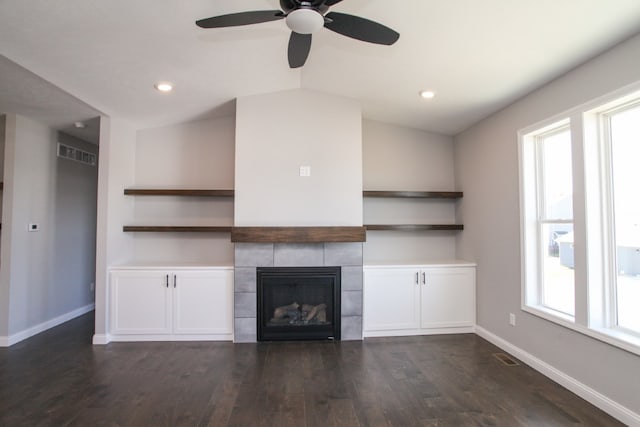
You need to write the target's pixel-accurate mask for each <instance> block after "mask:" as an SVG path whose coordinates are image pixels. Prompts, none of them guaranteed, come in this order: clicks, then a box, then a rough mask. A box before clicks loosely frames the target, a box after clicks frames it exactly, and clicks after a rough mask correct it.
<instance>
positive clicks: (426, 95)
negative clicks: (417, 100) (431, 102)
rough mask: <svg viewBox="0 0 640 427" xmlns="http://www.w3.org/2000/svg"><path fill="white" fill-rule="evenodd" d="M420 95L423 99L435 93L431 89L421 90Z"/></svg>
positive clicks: (433, 95)
mask: <svg viewBox="0 0 640 427" xmlns="http://www.w3.org/2000/svg"><path fill="white" fill-rule="evenodd" d="M420 96H421V97H423V98H424V99H431V98H433V97H435V96H436V93H435V92H434V91H432V90H423V91H420Z"/></svg>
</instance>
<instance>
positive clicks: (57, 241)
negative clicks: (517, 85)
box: [0, 115, 95, 344]
mask: <svg viewBox="0 0 640 427" xmlns="http://www.w3.org/2000/svg"><path fill="white" fill-rule="evenodd" d="M5 135H6V138H5V151H4V168H5V169H4V191H3V202H4V203H3V204H4V209H3V218H2V225H3V230H2V269H1V273H0V280H1V281H2V285H1V286H2V289H3V294H4V296H5V297H6V296H7V293H8V299H6V300H5V302H4V303H3V306H2V309H3V311H2V312H1V313H0V315H1V316H2V317H5V318H6V319H7V321H6V324H5V326H6V329H5V330H3V331H2V333H3V334H4V336H5V337H6V338H5V340H6V343H7V344H11V343H13V342H16V341H18V340H21V339H24V338H26V337H28V336H30V335H33V334H34V333H37V332H40V331H41V330H44V329H46V328H47V327H50V326H53V325H54V324H57V323H59V322H60V321H62V319H66V318H67V317H68V316H73V313H75V312H77V311H78V310H80V311H82V310H86V309H87V307H89V306H90V305H91V303H92V300H93V295H92V293H91V292H90V289H89V284H90V282H91V281H92V280H93V262H92V258H93V257H92V256H91V253H90V255H89V257H86V256H85V255H84V253H83V252H84V251H86V250H89V251H92V250H93V245H92V236H91V234H93V231H94V230H95V227H94V228H93V229H89V230H84V232H85V233H87V232H88V234H89V235H88V236H85V235H82V233H80V234H77V233H75V231H76V230H70V229H69V227H66V225H67V223H66V222H65V221H66V220H67V219H70V220H72V221H75V224H74V226H76V227H84V226H85V225H87V224H85V223H83V222H82V219H81V218H82V217H85V216H86V217H95V207H92V206H90V203H91V198H90V197H89V198H87V197H86V195H85V194H82V195H80V197H79V198H77V197H76V195H75V194H74V190H75V189H76V187H75V186H72V185H71V183H70V181H69V180H67V178H68V175H69V174H73V177H74V179H75V178H77V179H83V178H86V176H85V175H84V174H74V173H73V171H72V169H73V168H72V167H71V168H70V167H68V166H67V165H63V164H61V162H60V161H59V160H58V159H57V157H56V142H57V136H56V132H55V131H54V130H52V129H50V128H48V127H47V126H45V125H42V124H40V123H38V122H35V121H33V120H30V119H28V118H26V117H22V116H18V115H8V116H7V117H6V132H5ZM90 181H91V180H90ZM92 182H93V184H95V179H93V181H92ZM65 183H66V184H65ZM59 184H62V185H59ZM88 185H89V186H91V182H89V183H88ZM93 194H95V187H94V188H93ZM78 200H79V201H80V202H79V203H76V201H78ZM87 201H88V203H89V206H87V205H86V203H85V202H87ZM29 223H36V224H38V226H39V231H37V232H29V231H28V224H29ZM89 228H91V224H89ZM68 233H74V235H75V236H76V237H78V235H79V236H80V238H79V240H78V241H76V240H75V239H73V238H72V237H73V236H70V235H69V234H68ZM87 260H90V261H91V263H90V264H88V265H86V261H87ZM7 302H8V304H7Z"/></svg>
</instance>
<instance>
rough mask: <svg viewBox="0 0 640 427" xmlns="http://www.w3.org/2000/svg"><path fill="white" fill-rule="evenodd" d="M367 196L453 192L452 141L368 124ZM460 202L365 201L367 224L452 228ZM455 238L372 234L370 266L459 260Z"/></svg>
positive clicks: (368, 246) (445, 234)
mask: <svg viewBox="0 0 640 427" xmlns="http://www.w3.org/2000/svg"><path fill="white" fill-rule="evenodd" d="M362 134H363V181H364V189H365V190H405V191H453V190H455V184H454V173H453V138H451V137H449V136H444V135H439V134H435V133H430V132H425V131H421V130H416V129H408V128H405V127H400V126H396V125H391V124H385V123H380V122H375V121H370V120H365V121H363V128H362ZM456 203H457V202H455V201H446V200H437V199H399V198H365V199H364V214H363V216H364V223H365V224H395V223H406V224H432V223H433V224H441V223H442V224H453V223H455V219H456V217H455V215H456V212H455V209H456ZM455 236H456V233H453V232H433V231H423V232H400V231H368V232H367V242H366V243H365V244H364V262H365V264H375V263H390V262H395V263H424V262H428V261H443V260H452V259H454V258H455Z"/></svg>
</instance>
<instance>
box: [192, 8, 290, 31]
mask: <svg viewBox="0 0 640 427" xmlns="http://www.w3.org/2000/svg"><path fill="white" fill-rule="evenodd" d="M282 18H284V13H282V11H281V10H253V11H250V12H239V13H230V14H228V15H220V16H213V17H211V18H205V19H200V20H198V21H196V25H197V26H198V27H201V28H221V27H236V26H238V25H250V24H259V23H261V22H269V21H277V20H278V19H282Z"/></svg>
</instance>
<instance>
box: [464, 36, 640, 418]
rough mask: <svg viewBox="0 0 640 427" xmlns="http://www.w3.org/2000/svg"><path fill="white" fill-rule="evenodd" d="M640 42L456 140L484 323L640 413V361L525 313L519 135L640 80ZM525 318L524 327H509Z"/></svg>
mask: <svg viewBox="0 0 640 427" xmlns="http://www.w3.org/2000/svg"><path fill="white" fill-rule="evenodd" d="M639 57H640V36H636V37H634V38H632V39H630V40H628V41H627V42H625V43H622V44H621V45H619V46H617V47H615V48H613V49H611V50H610V51H608V52H607V53H605V54H603V55H601V56H599V57H597V58H595V59H593V60H591V61H589V62H588V63H586V64H584V65H583V66H581V67H578V68H577V69H575V70H573V71H571V72H569V73H568V74H566V75H564V76H562V77H561V78H559V79H557V80H555V81H553V82H551V83H549V84H548V85H546V86H545V87H542V88H541V89H539V90H536V91H535V92H533V93H531V94H529V95H528V96H526V97H525V98H523V99H521V100H520V101H518V102H516V103H515V104H513V105H511V106H509V107H508V108H506V109H504V110H503V111H501V112H499V113H497V114H495V115H493V116H492V117H489V118H487V119H485V120H483V121H481V122H480V123H478V124H476V125H475V126H473V127H472V128H470V129H468V130H467V131H465V132H463V133H462V134H460V135H457V136H456V137H455V139H454V140H455V170H456V185H457V187H458V188H459V189H461V190H463V191H464V198H463V199H462V201H461V202H460V208H459V215H460V216H461V220H462V221H463V222H464V225H465V231H464V232H463V233H460V234H459V236H458V238H457V239H458V240H457V256H458V258H461V259H468V260H472V261H475V262H477V264H478V269H477V308H478V312H477V313H478V314H477V323H478V325H479V326H480V327H482V328H484V329H486V330H488V331H489V332H490V333H493V334H495V335H497V336H498V337H500V338H502V339H504V340H506V341H508V342H509V343H511V344H513V345H515V346H517V347H519V348H521V349H523V350H524V351H526V352H528V353H530V354H531V355H533V356H535V357H537V358H539V359H541V360H542V361H544V362H546V363H548V364H550V365H552V366H553V367H555V368H556V369H559V370H560V371H562V372H564V373H565V374H567V375H569V376H571V377H573V378H575V379H576V380H578V381H580V382H581V383H583V384H585V385H587V386H589V387H591V388H593V389H595V390H597V391H598V392H600V393H602V394H603V395H605V396H607V397H609V398H610V399H613V400H614V401H616V402H618V403H619V404H622V405H624V406H626V407H627V408H629V409H631V410H633V411H635V412H636V413H640V357H639V356H637V355H634V354H631V353H629V352H626V351H624V350H621V349H618V348H617V347H613V346H611V345H608V344H605V343H603V342H600V341H598V340H595V339H593V338H589V337H587V336H585V335H582V334H580V333H578V332H574V331H572V330H569V329H567V328H564V327H561V326H558V325H556V324H554V323H551V322H548V321H546V320H543V319H541V318H538V317H536V316H533V315H530V314H527V313H525V312H523V311H522V310H521V309H520V307H521V303H520V301H521V300H520V237H519V236H520V226H519V188H518V155H517V131H518V130H519V129H521V128H524V127H526V126H530V125H533V124H535V123H537V122H539V121H541V120H544V119H547V118H550V117H552V116H554V115H557V114H559V113H562V112H563V111H565V110H568V109H570V108H573V107H576V106H578V105H580V104H582V103H584V102H587V101H589V100H592V99H594V98H596V97H599V96H602V95H604V94H606V93H608V92H611V91H613V90H616V89H619V88H621V87H623V86H625V85H628V84H631V83H633V82H635V81H637V80H638V79H639V78H640V61H638V58H639ZM509 313H516V314H517V326H516V327H511V326H509V324H508V315H509Z"/></svg>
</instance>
